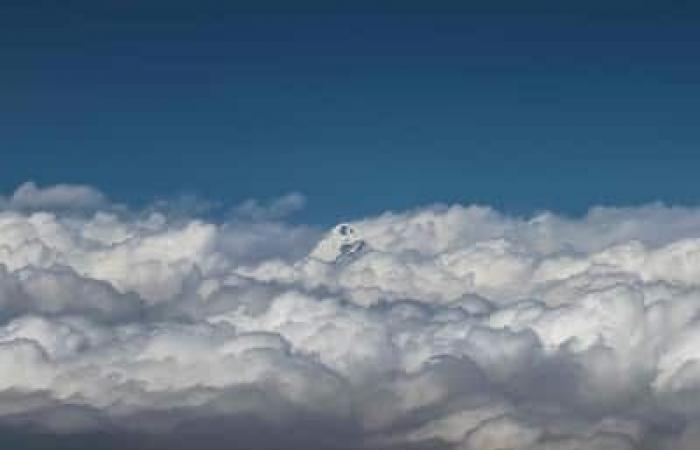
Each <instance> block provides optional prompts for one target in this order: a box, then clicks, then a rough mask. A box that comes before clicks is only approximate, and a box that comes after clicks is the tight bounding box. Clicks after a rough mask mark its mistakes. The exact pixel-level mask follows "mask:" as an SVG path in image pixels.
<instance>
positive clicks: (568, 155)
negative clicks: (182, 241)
mask: <svg viewBox="0 0 700 450" xmlns="http://www.w3.org/2000/svg"><path fill="white" fill-rule="evenodd" d="M234 3H237V2H213V1H202V2H178V1H168V2H162V1H151V2H139V4H137V3H136V2H133V3H132V4H127V2H121V1H103V2H84V1H71V2H62V3H61V4H60V5H57V4H55V2H42V1H34V2H26V1H14V0H11V1H4V2H2V5H0V55H1V56H2V70H0V152H1V153H2V164H0V190H2V191H4V192H8V191H11V190H12V189H14V188H15V187H16V186H17V185H18V184H20V183H21V182H23V181H26V180H34V181H36V182H38V183H39V184H42V185H44V184H52V183H85V184H90V185H94V186H96V187H98V188H100V189H101V190H103V191H104V192H106V193H107V194H108V195H109V196H110V197H112V198H114V199H116V200H117V201H123V202H130V203H137V204H138V203H143V202H148V201H150V200H152V199H154V198H163V197H169V196H176V195H179V194H194V195H197V196H200V197H204V198H207V199H210V200H214V201H220V202H223V203H225V204H236V203H239V202H240V201H242V200H244V199H246V198H250V197H256V198H271V197H276V196H279V195H282V194H284V193H287V192H290V191H299V192H302V193H304V194H305V195H306V196H307V197H308V200H309V203H308V207H307V209H306V210H305V211H304V212H302V213H301V214H302V215H303V218H304V220H308V221H312V222H320V223H332V222H335V221H339V220H342V219H344V218H347V217H356V216H360V215H366V214H372V213H376V212H380V211H384V210H387V209H403V208H407V207H412V206H416V205H420V204H426V203H432V202H462V203H472V202H478V203H486V204H490V205H494V206H496V207H498V208H500V209H503V210H507V211H512V212H516V213H528V212H531V211H534V210H541V209H553V210H556V211H560V212H564V213H573V214H575V213H580V212H582V211H584V210H585V209H586V208H588V207H589V206H591V205H595V204H608V205H628V204H639V203H645V202H651V201H663V202H666V203H670V204H697V203H698V202H700V188H698V187H697V183H696V179H697V176H696V174H697V172H698V168H699V167H700V152H699V151H698V149H699V144H700V132H699V131H698V127H697V118H698V117H700V82H698V80H700V42H699V41H700V23H699V22H700V14H699V13H698V11H697V10H695V9H693V8H692V7H691V6H689V5H690V2H675V3H673V4H672V3H671V2H658V3H653V2H652V3H640V2H635V4H626V3H624V2H615V3H616V4H615V6H614V7H611V6H605V5H604V4H603V3H596V2H592V3H591V2H587V3H586V4H585V5H584V4H580V5H569V6H557V5H556V4H555V3H549V4H545V3H532V4H530V5H528V6H523V5H518V4H517V3H507V2H506V3H499V4H498V6H489V5H488V3H486V2H484V3H478V2H469V6H461V7H460V6H455V4H452V5H447V4H445V3H443V4H441V3H439V2H438V3H432V2H431V7H430V8H428V7H427V6H421V4H416V5H411V4H410V3H398V2H397V3H393V4H390V3H388V2H379V3H376V2H375V3H374V4H372V5H370V4H364V5H363V4H356V3H355V4H350V3H348V4H345V5H343V4H340V3H335V5H339V6H328V5H324V4H322V3H318V4H316V5H313V4H311V3H300V4H296V5H295V6H293V7H292V6H289V4H287V5H286V6H284V5H277V4H274V3H270V2H268V3H265V4H263V5H262V6H257V7H241V6H233V4H234ZM567 3H569V2H567ZM397 5H401V6H397Z"/></svg>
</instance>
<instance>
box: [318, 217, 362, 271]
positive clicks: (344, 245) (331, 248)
mask: <svg viewBox="0 0 700 450" xmlns="http://www.w3.org/2000/svg"><path fill="white" fill-rule="evenodd" d="M366 248H367V243H366V242H365V241H364V240H363V239H362V238H361V237H360V235H359V233H358V231H357V229H356V228H355V227H353V226H352V225H350V224H347V223H341V224H338V225H336V226H335V227H334V228H333V229H332V230H331V231H330V232H328V234H326V236H325V237H324V238H323V239H321V241H320V242H319V243H318V244H317V245H316V248H314V250H313V251H312V252H311V254H310V256H311V257H312V258H316V259H319V260H321V261H324V262H328V263H331V262H342V261H347V260H348V259H350V258H354V257H355V256H357V255H358V254H360V253H361V252H363V251H364V250H365V249H366Z"/></svg>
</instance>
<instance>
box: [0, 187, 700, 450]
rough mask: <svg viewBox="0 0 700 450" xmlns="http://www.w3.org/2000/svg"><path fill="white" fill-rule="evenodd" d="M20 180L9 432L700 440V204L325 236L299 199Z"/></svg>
mask: <svg viewBox="0 0 700 450" xmlns="http://www.w3.org/2000/svg"><path fill="white" fill-rule="evenodd" d="M22 189H24V190H25V191H27V192H30V191H31V192H30V193H31V195H29V194H22V195H19V196H17V195H16V193H15V194H13V195H11V196H10V197H8V198H15V197H18V198H24V200H22V202H23V203H22V202H20V203H17V202H19V200H16V201H15V204H14V206H13V207H8V208H4V210H3V211H1V212H0V426H1V427H3V428H4V429H6V430H8V431H7V432H4V433H3V432H0V440H1V436H10V435H13V433H19V435H22V436H25V437H26V436H34V437H35V436H36V433H39V432H40V433H50V434H53V435H55V436H63V437H62V439H73V438H76V439H77V437H78V436H92V435H95V434H97V435H102V434H104V435H107V436H112V439H117V438H114V436H122V438H120V439H127V440H128V439H133V440H135V441H129V442H130V444H129V445H131V446H132V447H134V448H136V447H138V445H142V444H143V443H144V442H145V443H149V442H150V443H151V444H150V445H153V444H152V442H153V439H156V440H157V442H162V443H163V445H164V446H166V445H167V446H170V447H173V448H178V445H181V446H182V448H186V447H187V446H188V445H189V446H191V445H193V444H192V441H188V440H187V439H185V438H182V439H181V438H180V436H190V438H188V439H195V438H192V436H196V439H195V440H196V442H197V443H198V445H206V446H209V447H211V448H218V447H217V446H219V445H223V444H222V443H221V442H222V441H221V440H217V439H206V438H205V437H203V436H217V435H221V436H226V439H223V442H227V443H229V444H230V445H234V446H235V445H237V446H238V448H254V447H256V446H257V447H258V448H290V447H295V446H296V447H299V448H314V446H316V447H317V448H411V447H412V446H413V447H415V448H451V449H452V448H454V449H470V450H471V449H474V450H495V449H533V450H534V449H560V450H564V449H582V450H589V449H651V448H654V449H673V450H676V449H680V450H689V449H695V448H698V447H699V444H700V437H699V436H700V435H699V434H698V433H699V431H698V430H700V428H699V427H698V424H700V422H699V421H698V414H699V413H700V397H699V396H700V394H699V393H700V390H699V389H698V388H699V387H700V369H698V368H699V367H700V364H699V362H700V345H699V344H700V341H699V340H698V339H700V326H699V325H698V309H699V308H700V289H699V285H700V209H698V208H677V207H667V206H664V205H660V204H654V205H646V206H641V207H634V208H593V209H591V210H590V211H589V212H588V213H587V214H586V215H584V216H582V217H578V218H570V217H565V216H560V215H557V214H554V213H550V212H544V213H540V214H537V215H534V216H531V217H513V216H509V215H506V214H502V213H500V212H498V211H496V210H494V209H492V208H489V207H486V206H462V205H453V206H446V205H435V206H427V207H423V208H417V209H414V210H411V211H406V212H388V213H384V214H381V215H379V216H376V217H368V218H363V219H360V220H357V221H352V222H348V223H344V224H340V225H338V226H336V227H334V228H332V229H330V230H318V229H316V228H315V227H313V226H306V225H299V224H295V225H292V224H288V223H285V222H284V219H283V218H284V216H285V215H286V214H288V213H291V212H294V211H295V210H297V209H298V208H300V207H302V206H303V203H304V199H303V197H302V196H299V195H298V194H292V195H291V196H287V197H283V198H281V199H280V200H279V201H274V200H273V201H271V202H268V203H267V204H264V203H260V202H256V201H248V202H246V203H245V204H243V205H241V206H240V207H238V208H234V211H237V213H236V214H234V216H233V218H232V219H231V220H230V221H223V222H212V221H209V220H205V219H202V218H197V217H183V216H182V215H181V214H178V215H174V216H170V215H169V214H168V213H163V212H149V213H147V214H146V213H140V214H136V213H128V212H124V210H115V209H114V208H112V207H111V206H110V203H109V201H108V200H106V197H105V196H104V195H103V194H99V195H98V196H92V194H89V193H90V192H93V191H94V192H99V191H97V190H94V189H93V188H89V187H84V189H83V190H79V191H76V190H75V189H73V188H72V187H70V185H62V187H61V188H60V189H59V188H58V187H47V188H38V187H36V186H35V185H29V187H25V188H20V189H18V191H21V190H22ZM47 193H51V194H50V195H49V194H47ZM59 194H60V195H59ZM83 197H84V198H83ZM76 198H83V199H84V200H85V201H84V202H83V206H86V205H88V204H89V208H87V209H90V212H89V213H87V214H86V213H84V212H83V213H82V214H78V215H76V214H73V213H72V211H73V210H72V209H71V208H65V207H64V206H65V203H66V202H69V203H70V202H75V201H77V200H76ZM28 199H32V200H31V201H30V200H28ZM67 199H69V200H67ZM90 199H92V200H90ZM98 199H99V201H97V200H98ZM6 202H7V200H6ZM9 202H10V203H12V200H10V201H9ZM78 203H79V204H80V202H78ZM265 205H267V206H265ZM83 210H85V208H83ZM245 218H247V219H248V220H245ZM37 430H40V431H37ZM251 430H258V432H252V431H251ZM217 433H218V434H217ZM123 436H128V438H127V437H123ZM114 442H117V441H114ZM134 442H136V443H134ZM183 442H187V445H185V444H183ZM236 443H237V444H236ZM143 445H144V446H145V447H147V446H148V445H147V444H143ZM230 445H229V447H230ZM145 447H144V448H145ZM115 448H116V447H115Z"/></svg>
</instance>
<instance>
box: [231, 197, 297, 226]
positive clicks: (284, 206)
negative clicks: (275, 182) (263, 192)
mask: <svg viewBox="0 0 700 450" xmlns="http://www.w3.org/2000/svg"><path fill="white" fill-rule="evenodd" d="M305 205H306V197H304V196H303V195H302V194H300V193H298V192H291V193H289V194H285V195H283V196H281V197H278V198H275V199H272V200H270V201H268V202H266V203H261V202H260V201H259V200H256V199H248V200H246V201H244V202H243V203H241V204H240V205H238V206H236V207H235V208H234V209H233V216H234V217H237V218H243V219H247V220H253V221H270V220H279V219H282V218H284V217H287V216H289V215H290V214H293V213H295V212H298V211H300V210H301V209H303V208H304V206H305Z"/></svg>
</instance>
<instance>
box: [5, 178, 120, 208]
mask: <svg viewBox="0 0 700 450" xmlns="http://www.w3.org/2000/svg"><path fill="white" fill-rule="evenodd" d="M106 203H107V199H106V198H105V196H104V194H102V193H101V192H100V191H98V190H97V189H95V188H93V187H90V186H85V185H79V184H57V185H54V186H49V187H45V188H42V187H39V186H37V185H36V183H34V182H32V181H28V182H26V183H23V184H21V185H20V186H19V187H18V188H17V189H16V190H15V192H14V193H12V195H11V196H9V197H7V198H4V197H0V207H2V208H9V209H19V210H42V209H43V210H55V209H68V210H79V209H94V208H97V207H99V206H104V205H106Z"/></svg>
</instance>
